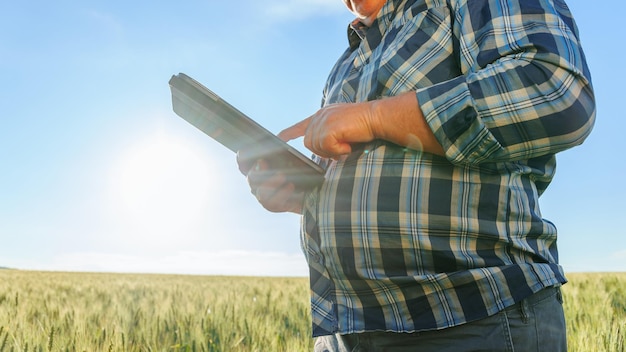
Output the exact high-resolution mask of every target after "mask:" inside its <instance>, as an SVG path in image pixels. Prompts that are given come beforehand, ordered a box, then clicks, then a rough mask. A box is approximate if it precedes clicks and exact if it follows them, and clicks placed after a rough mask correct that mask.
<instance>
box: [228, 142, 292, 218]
mask: <svg viewBox="0 0 626 352" xmlns="http://www.w3.org/2000/svg"><path fill="white" fill-rule="evenodd" d="M247 154H248V152H246V151H240V152H239V153H237V163H238V165H239V170H240V171H241V173H242V174H244V175H246V177H247V179H248V185H250V191H251V192H252V194H254V196H255V197H256V199H257V201H258V202H259V203H261V205H262V206H263V207H264V208H265V209H267V210H269V211H271V212H274V213H282V212H291V213H296V214H301V213H302V203H303V201H304V195H303V193H301V192H296V191H295V186H294V184H293V183H291V182H287V179H286V177H285V175H284V174H283V173H281V172H277V171H275V170H272V169H271V167H270V165H268V164H267V162H266V161H265V160H263V159H259V160H255V161H252V160H251V159H250V158H249V157H247Z"/></svg>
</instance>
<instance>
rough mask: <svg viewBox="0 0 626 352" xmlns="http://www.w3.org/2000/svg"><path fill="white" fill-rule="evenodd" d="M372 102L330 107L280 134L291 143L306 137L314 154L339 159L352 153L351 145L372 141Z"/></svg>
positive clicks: (307, 145) (305, 142) (305, 144)
mask: <svg viewBox="0 0 626 352" xmlns="http://www.w3.org/2000/svg"><path fill="white" fill-rule="evenodd" d="M371 112H372V109H371V103H369V102H366V103H356V104H333V105H328V106H326V107H324V108H322V109H320V110H319V111H317V112H316V113H315V114H313V115H311V116H309V117H308V118H306V119H304V120H302V121H300V122H298V123H297V124H295V125H293V126H291V127H288V128H286V129H285V130H283V131H281V132H280V133H279V134H278V136H279V137H280V138H282V139H283V140H292V139H295V138H298V137H302V136H304V140H303V143H304V146H305V147H306V148H308V149H309V150H311V151H312V152H313V153H315V154H317V155H319V156H321V157H324V158H333V159H337V158H339V157H341V156H342V155H346V154H350V152H351V151H352V147H351V144H353V143H360V142H369V141H371V140H373V139H374V138H375V137H374V133H373V131H372V116H371Z"/></svg>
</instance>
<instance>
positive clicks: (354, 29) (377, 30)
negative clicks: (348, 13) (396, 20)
mask: <svg viewBox="0 0 626 352" xmlns="http://www.w3.org/2000/svg"><path fill="white" fill-rule="evenodd" d="M406 1H407V0H387V2H385V5H383V7H382V8H381V9H380V12H379V13H378V16H376V19H375V20H374V22H373V23H372V26H371V27H368V26H366V25H365V24H363V22H361V21H360V20H359V19H358V18H357V19H355V20H354V21H352V22H351V23H350V25H349V26H348V42H349V43H350V50H354V49H356V48H357V47H358V46H359V45H360V44H361V42H362V41H363V40H366V41H369V40H370V39H375V38H378V39H380V38H381V37H382V35H383V34H384V33H385V32H386V30H387V28H389V25H390V23H391V21H392V19H393V16H394V15H395V12H396V9H398V8H401V7H404V6H402V4H403V3H405V2H406ZM409 1H410V0H409ZM370 37H372V38H370ZM375 44H376V45H377V44H378V43H375Z"/></svg>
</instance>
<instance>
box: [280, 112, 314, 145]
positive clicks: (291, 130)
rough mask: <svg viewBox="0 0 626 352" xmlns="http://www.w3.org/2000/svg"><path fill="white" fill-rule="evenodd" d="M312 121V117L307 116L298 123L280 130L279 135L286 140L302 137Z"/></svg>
mask: <svg viewBox="0 0 626 352" xmlns="http://www.w3.org/2000/svg"><path fill="white" fill-rule="evenodd" d="M310 121H311V117H307V118H306V119H304V120H302V121H300V122H298V123H296V124H295V125H293V126H290V127H287V128H285V129H284V130H282V131H280V132H279V133H278V135H277V136H278V138H280V139H282V140H283V141H285V142H288V141H290V140H292V139H296V138H299V137H302V136H304V134H305V132H306V129H307V127H308V126H309V122H310Z"/></svg>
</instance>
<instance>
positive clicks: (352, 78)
mask: <svg viewBox="0 0 626 352" xmlns="http://www.w3.org/2000/svg"><path fill="white" fill-rule="evenodd" d="M344 3H345V4H346V6H347V7H348V9H349V10H350V11H351V12H353V13H354V14H355V15H356V17H357V18H356V20H355V21H354V22H353V23H352V24H351V25H350V28H349V33H348V36H349V44H350V46H349V48H348V49H347V50H346V52H345V53H344V54H343V55H342V56H341V57H340V58H339V60H338V62H337V64H336V65H335V67H334V68H333V70H332V71H331V73H330V76H329V78H328V81H327V84H326V87H325V90H324V100H323V106H322V108H321V110H319V111H318V112H316V113H315V114H313V115H312V116H310V117H309V118H307V119H305V120H303V121H301V122H299V123H297V124H296V125H294V126H292V127H290V128H287V129H286V130H284V131H283V132H281V133H280V136H281V137H282V138H283V139H285V140H289V139H293V138H297V137H300V136H304V144H305V146H306V147H307V148H309V149H310V150H311V151H312V152H313V153H315V155H317V156H319V158H318V161H319V163H320V164H321V165H323V166H324V167H325V168H326V170H327V172H326V178H325V181H324V183H323V185H322V186H321V187H319V188H316V189H315V190H312V191H311V192H307V193H306V194H301V193H297V192H296V191H295V190H294V186H293V184H291V183H288V182H285V177H284V175H282V174H281V173H280V172H273V171H272V170H271V166H270V165H268V164H267V163H266V162H265V161H264V160H258V161H256V163H254V164H252V163H249V162H246V160H245V159H246V158H245V151H243V152H242V155H240V158H239V163H240V168H241V170H242V172H243V173H244V174H247V176H248V181H249V183H250V187H251V189H252V192H253V193H254V194H255V195H256V197H257V199H258V201H259V202H260V203H261V204H262V205H263V206H264V207H265V208H266V209H268V210H270V211H274V212H283V211H291V212H295V213H301V214H302V215H303V222H302V225H303V226H302V237H301V238H302V245H303V249H304V253H305V255H306V257H307V261H308V263H309V267H310V279H311V304H312V318H313V335H314V336H316V337H318V338H317V340H316V347H315V348H316V351H357V350H358V351H455V352H459V351H478V350H480V351H513V350H515V351H551V352H553V351H564V350H566V335H565V322H564V316H563V309H562V305H561V303H562V302H561V294H560V291H559V286H560V285H562V284H564V283H565V282H566V279H565V276H564V274H563V270H562V268H561V267H560V266H559V265H558V254H557V248H556V236H557V235H556V228H555V226H554V225H553V224H552V223H551V222H549V221H547V220H544V219H542V217H541V212H540V209H539V205H538V197H539V196H540V195H541V194H542V192H543V191H544V190H545V189H546V187H547V186H548V184H549V183H550V182H551V180H552V178H553V175H554V172H555V154H556V153H557V152H560V151H562V150H565V149H568V148H570V147H573V146H575V145H578V144H580V143H582V141H583V140H584V139H585V138H586V136H587V135H588V134H589V132H590V131H591V128H592V125H593V121H594V119H595V102H594V97H593V91H592V86H591V78H590V75H589V71H588V68H587V65H586V63H585V58H584V54H583V52H582V50H581V47H580V43H579V39H578V30H577V28H576V25H575V23H574V21H573V19H572V17H571V14H570V12H569V10H568V8H567V6H566V5H565V3H564V2H563V1H562V0H446V1H443V0H441V1H439V0H386V1H385V0H344ZM252 166H254V167H252ZM268 173H269V175H270V176H268Z"/></svg>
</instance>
